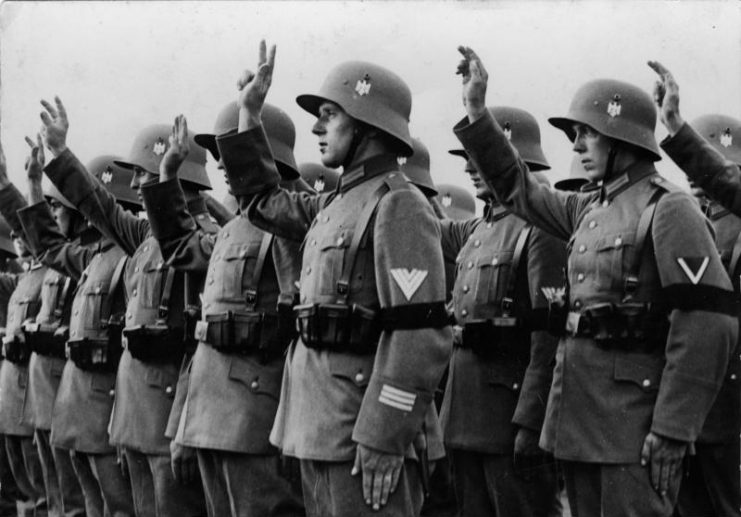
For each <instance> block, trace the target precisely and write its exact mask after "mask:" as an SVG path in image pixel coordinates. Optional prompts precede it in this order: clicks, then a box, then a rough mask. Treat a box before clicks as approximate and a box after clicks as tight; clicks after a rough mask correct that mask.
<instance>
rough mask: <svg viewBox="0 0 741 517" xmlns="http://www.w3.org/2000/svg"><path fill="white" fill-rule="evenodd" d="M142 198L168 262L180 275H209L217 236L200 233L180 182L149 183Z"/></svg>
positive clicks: (143, 191) (163, 254)
mask: <svg viewBox="0 0 741 517" xmlns="http://www.w3.org/2000/svg"><path fill="white" fill-rule="evenodd" d="M142 197H143V198H144V206H145V208H146V209H147V216H148V217H149V221H150V224H151V228H152V235H154V237H155V239H157V242H159V245H160V250H161V251H162V257H163V258H164V259H165V261H166V262H167V263H168V264H169V265H171V266H172V267H174V268H176V269H179V270H181V271H200V272H204V271H206V270H207V269H208V262H209V260H211V253H212V252H213V249H214V243H215V242H216V235H214V234H213V233H210V232H206V231H203V230H201V229H200V228H199V227H198V225H197V224H196V222H195V221H194V220H193V217H192V216H191V215H190V213H189V212H188V208H187V206H188V205H187V204H186V202H185V194H184V193H183V189H182V187H181V186H180V182H179V181H178V180H177V179H172V180H170V181H165V182H163V183H150V184H148V185H145V186H144V187H143V188H142Z"/></svg>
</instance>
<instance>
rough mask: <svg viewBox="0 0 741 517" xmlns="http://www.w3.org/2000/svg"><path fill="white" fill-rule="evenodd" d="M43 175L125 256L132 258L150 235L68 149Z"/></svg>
mask: <svg viewBox="0 0 741 517" xmlns="http://www.w3.org/2000/svg"><path fill="white" fill-rule="evenodd" d="M44 172H45V173H46V175H47V176H48V177H49V179H50V180H51V182H52V183H54V185H55V186H56V187H57V188H58V189H59V191H60V192H61V193H62V195H63V196H64V197H66V198H67V199H68V200H69V202H70V203H72V204H73V205H74V206H76V207H77V209H78V210H79V211H80V212H81V213H82V215H83V216H85V218H86V219H87V220H88V221H90V222H91V223H92V224H93V226H95V227H96V228H97V229H98V230H99V231H100V233H102V234H103V235H105V236H106V237H108V238H109V239H111V240H112V241H113V242H115V243H116V244H118V245H119V246H120V247H121V249H123V250H124V251H125V252H126V254H127V255H133V254H134V252H135V251H136V249H137V248H138V247H139V245H140V244H141V243H142V242H144V240H146V239H147V237H148V236H149V222H148V221H147V220H146V219H140V218H138V217H137V216H136V215H134V214H132V213H131V212H127V211H126V210H124V209H123V208H122V207H121V205H119V204H118V203H117V202H116V198H115V197H113V195H112V194H111V193H110V192H108V190H107V189H106V188H105V187H104V186H103V185H102V184H101V183H100V182H99V181H98V180H97V179H96V178H95V177H94V176H93V175H91V174H89V173H88V172H87V170H86V169H85V166H84V165H83V164H82V163H81V162H80V160H78V159H77V157H76V156H75V155H74V154H72V151H70V150H69V149H67V150H66V151H64V152H63V153H62V154H60V155H59V156H58V157H56V158H55V159H54V160H52V161H51V162H50V163H49V164H48V165H47V166H46V167H45V168H44Z"/></svg>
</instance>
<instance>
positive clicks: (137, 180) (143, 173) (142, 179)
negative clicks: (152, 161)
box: [130, 167, 157, 203]
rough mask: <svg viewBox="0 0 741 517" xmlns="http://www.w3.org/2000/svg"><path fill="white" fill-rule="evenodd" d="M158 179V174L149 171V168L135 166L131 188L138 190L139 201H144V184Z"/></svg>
mask: <svg viewBox="0 0 741 517" xmlns="http://www.w3.org/2000/svg"><path fill="white" fill-rule="evenodd" d="M156 179H157V175H156V174H154V173H152V172H149V171H147V170H144V169H142V168H141V167H134V177H133V178H131V185H130V186H131V188H133V189H134V190H136V196H137V197H138V198H139V201H140V202H141V203H144V198H143V197H142V190H141V188H142V186H144V185H146V184H147V183H149V182H150V181H154V180H156Z"/></svg>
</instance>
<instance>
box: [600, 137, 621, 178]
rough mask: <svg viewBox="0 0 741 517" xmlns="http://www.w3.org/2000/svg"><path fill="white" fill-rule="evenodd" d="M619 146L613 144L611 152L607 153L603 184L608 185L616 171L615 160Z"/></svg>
mask: <svg viewBox="0 0 741 517" xmlns="http://www.w3.org/2000/svg"><path fill="white" fill-rule="evenodd" d="M617 153H618V146H617V143H615V142H613V143H611V144H610V151H609V152H608V153H607V163H606V164H605V175H604V177H603V178H602V183H603V184H605V183H608V182H609V181H610V180H611V179H612V177H613V175H614V173H615V171H614V169H615V158H616V157H617Z"/></svg>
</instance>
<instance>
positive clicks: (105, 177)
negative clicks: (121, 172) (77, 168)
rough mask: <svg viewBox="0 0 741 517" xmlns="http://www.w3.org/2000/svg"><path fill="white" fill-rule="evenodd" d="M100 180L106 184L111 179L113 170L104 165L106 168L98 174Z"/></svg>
mask: <svg viewBox="0 0 741 517" xmlns="http://www.w3.org/2000/svg"><path fill="white" fill-rule="evenodd" d="M100 181H102V182H103V183H106V184H108V183H110V182H111V181H113V171H112V170H111V168H110V167H106V169H105V170H104V171H103V172H102V173H101V174H100Z"/></svg>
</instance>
